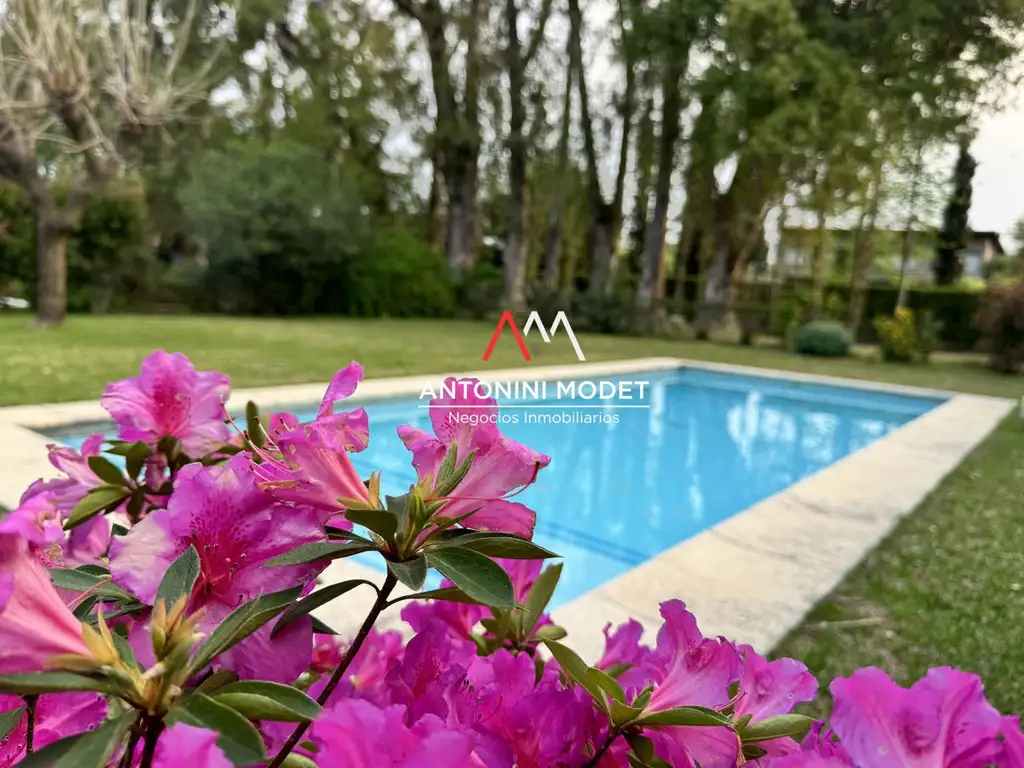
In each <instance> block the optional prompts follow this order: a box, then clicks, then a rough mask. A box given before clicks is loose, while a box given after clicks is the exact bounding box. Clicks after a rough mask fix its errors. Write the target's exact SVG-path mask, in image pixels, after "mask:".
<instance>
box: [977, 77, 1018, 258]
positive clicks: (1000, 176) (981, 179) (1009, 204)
mask: <svg viewBox="0 0 1024 768" xmlns="http://www.w3.org/2000/svg"><path fill="white" fill-rule="evenodd" d="M972 151H973V153H974V157H975V159H976V160H977V161H978V169H977V171H976V172H975V175H974V195H973V197H972V200H971V213H970V224H971V227H972V229H975V230H978V231H995V232H999V233H1000V234H1004V235H1005V234H1008V233H1009V232H1010V230H1011V229H1012V228H1013V223H1014V222H1015V221H1016V220H1017V219H1019V218H1021V217H1024V84H1022V85H1019V86H1017V87H1016V89H1015V90H1014V91H1012V92H1010V93H1007V94H1006V97H1005V107H1004V109H1003V110H1001V111H1000V112H998V113H996V114H992V115H988V116H985V117H982V118H981V119H980V120H979V131H978V138H977V139H975V141H974V144H973V146H972ZM1004 245H1006V243H1005V242H1004Z"/></svg>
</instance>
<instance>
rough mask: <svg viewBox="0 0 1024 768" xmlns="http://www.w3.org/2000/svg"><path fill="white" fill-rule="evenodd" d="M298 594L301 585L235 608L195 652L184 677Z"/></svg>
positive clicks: (203, 665) (269, 618) (240, 639)
mask: <svg viewBox="0 0 1024 768" xmlns="http://www.w3.org/2000/svg"><path fill="white" fill-rule="evenodd" d="M301 593H302V587H294V588H292V589H286V590H283V591H281V592H274V593H272V594H269V595H263V596H261V597H258V598H256V599H255V600H251V601H249V602H248V603H245V604H244V605H242V606H239V607H238V608H236V609H235V610H234V611H232V612H231V613H230V614H228V617H227V618H226V619H224V621H222V622H221V623H220V624H218V625H217V628H216V629H214V630H213V632H211V633H210V636H209V637H207V638H206V642H204V643H203V644H202V645H201V646H200V647H199V650H198V651H196V654H195V656H194V657H193V658H192V664H191V666H190V667H189V674H188V675H187V676H188V677H191V676H192V675H194V674H196V673H197V672H199V671H200V670H202V669H203V667H205V666H206V665H207V664H209V663H210V662H211V661H213V660H214V659H215V658H216V657H217V656H219V655H220V654H222V653H223V652H224V651H226V650H227V649H228V648H231V647H232V646H233V645H235V644H237V643H240V642H241V641H242V640H244V639H245V638H247V637H248V636H249V635H251V634H252V633H253V632H255V631H256V630H257V629H259V628H260V627H262V626H263V625H264V624H266V623H267V622H268V621H270V620H271V619H273V618H274V617H275V616H277V615H278V614H279V613H281V611H283V610H284V609H285V608H287V607H288V606H289V605H291V604H292V602H294V601H295V599H296V598H297V597H298V596H299V595H300V594H301Z"/></svg>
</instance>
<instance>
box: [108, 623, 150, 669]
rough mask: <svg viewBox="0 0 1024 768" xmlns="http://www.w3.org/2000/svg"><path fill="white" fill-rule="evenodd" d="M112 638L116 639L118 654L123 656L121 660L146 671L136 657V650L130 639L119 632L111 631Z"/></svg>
mask: <svg viewBox="0 0 1024 768" xmlns="http://www.w3.org/2000/svg"><path fill="white" fill-rule="evenodd" d="M110 637H111V639H112V640H113V641H114V647H115V648H116V649H117V655H118V656H120V657H121V661H123V662H124V663H125V664H127V665H129V666H131V667H134V668H135V669H137V670H139V671H140V672H143V671H145V670H144V669H143V667H142V665H141V664H139V662H138V660H137V659H136V658H135V651H133V650H132V647H131V646H130V645H128V641H127V640H126V639H125V638H123V637H122V636H121V635H119V634H118V633H117V632H111V633H110Z"/></svg>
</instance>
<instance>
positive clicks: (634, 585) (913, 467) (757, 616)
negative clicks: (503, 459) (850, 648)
mask: <svg viewBox="0 0 1024 768" xmlns="http://www.w3.org/2000/svg"><path fill="white" fill-rule="evenodd" d="M678 368H691V369H696V370H703V371H710V372H718V373H727V374H733V375H742V376H750V377H758V378H766V379H773V380H782V381H792V382H800V383H808V384H822V385H830V386H839V387H843V388H847V389H860V390H864V391H872V392H878V393H883V394H895V395H907V396H911V397H926V398H942V399H944V401H945V402H942V403H940V404H938V405H937V406H936V407H935V408H933V409H931V410H930V411H928V412H927V413H925V414H924V415H922V416H920V417H917V418H916V419H914V420H913V421H911V422H909V423H908V424H906V425H904V426H903V427H901V428H899V429H897V430H894V431H893V432H892V433H890V434H889V435H887V436H886V437H884V438H882V439H880V440H877V441H875V442H874V443H872V444H870V445H868V446H866V447H865V448H862V449H860V450H859V451H857V452H855V453H853V454H850V455H849V456H846V457H844V458H843V459H841V460H840V461H838V462H836V463H834V464H832V465H830V466H828V467H826V468H825V469H823V470H821V471H819V472H817V473H815V474H813V475H811V476H809V477H807V478H804V479H803V480H801V481H799V482H797V483H795V484H794V485H791V486H789V487H788V488H786V489H784V490H783V491H780V492H779V493H777V494H775V495H773V496H770V497H769V498H767V499H764V500H763V501H761V502H758V503H757V504H755V505H753V506H752V507H749V508H747V509H746V510H743V511H741V512H739V513H737V514H735V515H733V516H732V517H730V518H728V519H727V520H724V521H722V522H721V523H719V524H717V525H715V526H713V527H712V528H710V529H708V530H706V531H703V532H702V533H700V534H698V535H697V536H694V537H692V538H690V539H687V540H686V541H684V542H681V543H680V544H677V545H675V546H673V547H672V548H670V549H668V550H667V551H665V552H663V553H661V554H660V555H658V556H657V557H654V558H652V559H650V560H647V561H645V562H644V563H642V564H640V565H638V566H636V567H634V568H632V569H630V570H629V571H627V572H626V573H624V574H621V575H620V576H618V577H616V578H614V579H612V580H610V581H607V582H604V583H602V584H601V585H600V586H598V587H595V588H594V589H592V590H590V591H589V592H587V593H585V594H583V595H581V596H580V597H577V598H576V599H574V600H572V601H570V602H569V603H567V604H566V605H564V606H562V607H561V608H559V609H557V610H556V611H555V612H554V613H555V620H556V621H558V623H560V624H561V625H562V626H564V627H565V628H566V629H567V630H568V631H569V638H568V642H569V644H570V645H571V646H573V647H574V648H575V649H576V650H577V652H578V653H580V654H581V655H582V656H584V658H586V659H588V660H590V661H593V660H596V659H597V658H598V657H599V656H600V654H601V652H602V651H603V645H604V637H603V634H602V632H601V630H602V629H603V627H604V625H605V623H607V622H612V623H613V624H618V623H621V622H622V621H625V620H626V619H627V618H635V619H637V620H638V621H639V622H640V623H641V624H642V625H643V626H644V630H645V637H646V638H647V639H648V640H653V637H654V635H655V633H656V631H657V627H658V626H659V625H660V623H661V619H660V618H659V616H658V609H657V606H658V604H659V603H661V602H663V601H664V600H668V599H672V598H680V599H683V600H684V601H686V602H687V604H688V606H689V607H690V608H691V610H693V611H694V613H695V614H696V616H697V618H698V621H699V622H700V624H701V627H702V629H703V630H704V631H705V632H706V633H709V634H722V635H725V636H727V637H730V638H732V639H736V640H738V641H740V642H745V643H750V644H751V645H753V646H754V647H755V648H757V649H758V650H761V651H764V652H767V651H769V650H770V649H771V648H772V647H774V646H775V645H776V644H777V643H778V642H779V641H780V640H781V639H782V638H783V637H785V635H786V634H788V632H789V631H790V630H792V629H793V628H794V627H796V626H797V625H798V624H799V623H800V621H801V620H802V619H803V617H804V616H805V615H806V613H807V612H808V611H809V610H810V609H811V608H812V607H813V606H814V605H815V604H816V603H817V602H818V601H819V600H820V599H821V598H822V597H824V596H826V595H827V594H829V592H831V591H832V589H834V588H835V586H836V585H838V584H839V583H840V581H841V580H842V579H843V577H844V576H845V575H846V574H847V573H848V572H849V571H850V570H851V569H852V568H853V567H854V566H856V564H857V563H859V562H860V561H861V560H862V559H863V558H864V556H866V555H867V554H868V553H869V552H870V551H871V550H872V549H873V548H874V547H875V546H876V545H877V544H878V543H879V542H880V541H881V540H882V539H883V538H884V537H885V536H886V535H888V533H889V532H890V531H891V530H892V529H893V528H894V527H895V525H896V524H897V523H898V522H899V521H900V520H901V519H902V518H903V517H905V516H906V515H907V514H909V513H910V512H912V511H913V510H914V509H915V508H916V507H917V506H918V505H919V504H920V502H921V501H923V500H924V498H926V497H927V495H928V494H929V493H930V492H931V491H932V490H933V489H934V488H935V487H937V486H938V484H939V483H940V482H941V481H942V480H943V479H944V478H945V477H946V476H947V475H948V474H949V473H950V472H952V471H953V469H955V467H956V466H958V465H959V464H960V462H961V461H962V460H963V459H964V458H965V457H966V456H967V455H968V454H969V453H970V452H971V451H972V450H973V449H974V448H975V447H976V446H977V445H978V444H979V443H981V441H982V440H984V439H985V438H986V437H987V436H988V435H989V434H990V433H991V432H992V430H993V429H994V428H995V427H996V426H997V425H998V424H999V422H1000V421H1001V420H1002V419H1003V418H1004V417H1005V416H1006V414H1007V413H1009V411H1010V410H1011V408H1013V406H1014V405H1015V403H1014V401H1013V400H1009V399H1004V398H995V397H988V396H983V395H969V394H963V393H958V392H950V391H946V390H939V389H930V388H923V387H912V386H907V385H896V384H893V385H890V384H885V383H883V382H876V381H869V380H862V379H849V378H844V377H837V376H826V375H821V374H811V373H802V372H793V371H783V370H777V369H769V368H757V367H753V366H744V365H734V364H727V363H713V362H705V361H698V360H689V359H686V358H671V357H657V358H637V359H633V360H618V361H607V362H598V363H579V364H573V365H558V366H538V367H532V366H526V367H523V368H515V369H505V370H494V371H473V372H468V373H467V372H453V373H437V374H427V375H416V376H402V377H387V378H377V379H367V380H365V381H364V382H362V384H361V385H360V388H359V391H358V393H357V396H356V397H354V398H353V399H352V402H360V401H372V400H381V399H388V398H397V397H402V396H408V395H409V394H419V393H420V392H421V391H422V388H423V387H424V386H425V385H429V384H436V383H437V381H438V380H439V379H441V378H443V377H445V376H474V377H477V378H482V379H491V380H494V379H501V380H510V381H514V380H534V379H537V380H554V379H579V378H581V377H586V376H612V375H622V374H628V373H653V372H658V371H667V370H673V369H678ZM324 389H325V384H323V383H317V384H300V385H286V386H280V387H257V388H245V389H239V390H236V391H235V392H233V393H232V395H233V396H232V402H236V403H237V402H244V401H246V400H254V401H256V402H258V403H259V404H260V405H261V406H262V407H282V406H288V405H300V404H309V403H316V402H319V401H320V399H321V397H322V396H323V392H324ZM100 421H109V417H108V415H107V414H106V411H104V410H103V408H102V407H101V406H100V405H99V403H98V402H92V401H88V402H73V403H54V404H41V405H29V406H9V407H5V408H0V462H2V463H0V466H2V467H3V469H2V470H0V504H3V505H5V506H8V507H11V506H13V505H16V504H17V501H18V498H19V497H20V495H21V493H22V492H23V491H24V489H25V488H27V487H28V485H29V484H30V483H31V482H33V481H34V480H36V479H38V478H40V477H47V478H48V477H53V476H56V475H57V472H56V470H55V469H54V468H53V467H52V466H51V465H50V464H49V462H48V460H47V458H46V444H47V443H49V442H51V441H52V440H51V439H48V438H46V437H45V436H44V435H42V434H40V433H39V432H38V431H37V430H53V429H60V428H62V427H68V426H73V425H75V424H89V423H96V422H100ZM872 468H875V469H883V470H884V472H885V473H886V474H885V476H884V478H883V479H884V480H888V479H890V478H896V479H898V482H892V481H890V482H867V483H865V482H863V481H860V482H858V478H859V477H861V476H862V474H863V473H864V472H869V471H870V470H871V469H872ZM873 479H874V480H877V478H873ZM837 488H838V489H841V492H840V493H837V492H836V489H837ZM865 508H868V509H872V510H874V511H873V512H868V513H865V512H864V509H865ZM809 519H810V520H813V521H814V522H813V525H812V526H811V528H810V530H808V525H807V521H808V520H809ZM325 576H326V577H327V580H329V581H334V580H336V579H338V578H354V577H355V578H358V577H361V578H368V577H376V579H379V578H380V572H378V571H375V570H373V569H370V568H367V567H366V566H362V565H357V564H355V563H351V562H348V561H336V562H335V563H334V564H332V566H331V568H330V569H328V571H327V572H326V573H325ZM755 585H756V587H757V589H755ZM331 607H332V606H328V607H327V610H325V611H323V612H322V613H318V615H319V616H320V617H321V618H322V619H323V620H325V621H326V622H327V623H328V624H330V625H331V626H333V627H334V628H335V629H338V630H340V631H342V632H345V631H352V630H354V629H355V628H356V626H357V625H358V621H359V620H360V619H361V616H360V614H359V611H352V610H351V608H352V605H351V604H350V603H346V606H345V607H346V610H345V611H344V613H345V614H346V615H345V616H341V615H337V614H336V612H335V611H333V610H330V609H331ZM339 607H340V606H339ZM351 615H355V616H356V620H355V621H349V620H348V616H351ZM332 619H333V621H332ZM400 625H401V621H400V618H399V615H398V614H397V613H395V614H393V615H392V616H389V617H387V618H386V619H385V621H383V622H382V624H381V626H382V628H400Z"/></svg>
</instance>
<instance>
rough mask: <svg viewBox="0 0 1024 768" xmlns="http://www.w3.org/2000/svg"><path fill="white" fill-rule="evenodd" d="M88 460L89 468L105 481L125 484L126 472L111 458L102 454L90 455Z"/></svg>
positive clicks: (112, 483) (113, 483)
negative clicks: (106, 457) (111, 460)
mask: <svg viewBox="0 0 1024 768" xmlns="http://www.w3.org/2000/svg"><path fill="white" fill-rule="evenodd" d="M88 462H89V469H91V470H92V472H93V474H94V475H96V477H98V478H99V479H100V480H102V481H103V482H105V483H110V484H111V485H124V481H125V477H124V472H122V471H121V470H120V469H118V468H117V466H116V465H114V464H112V463H111V462H110V460H109V459H105V458H103V457H102V456H90V457H89V458H88Z"/></svg>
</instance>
